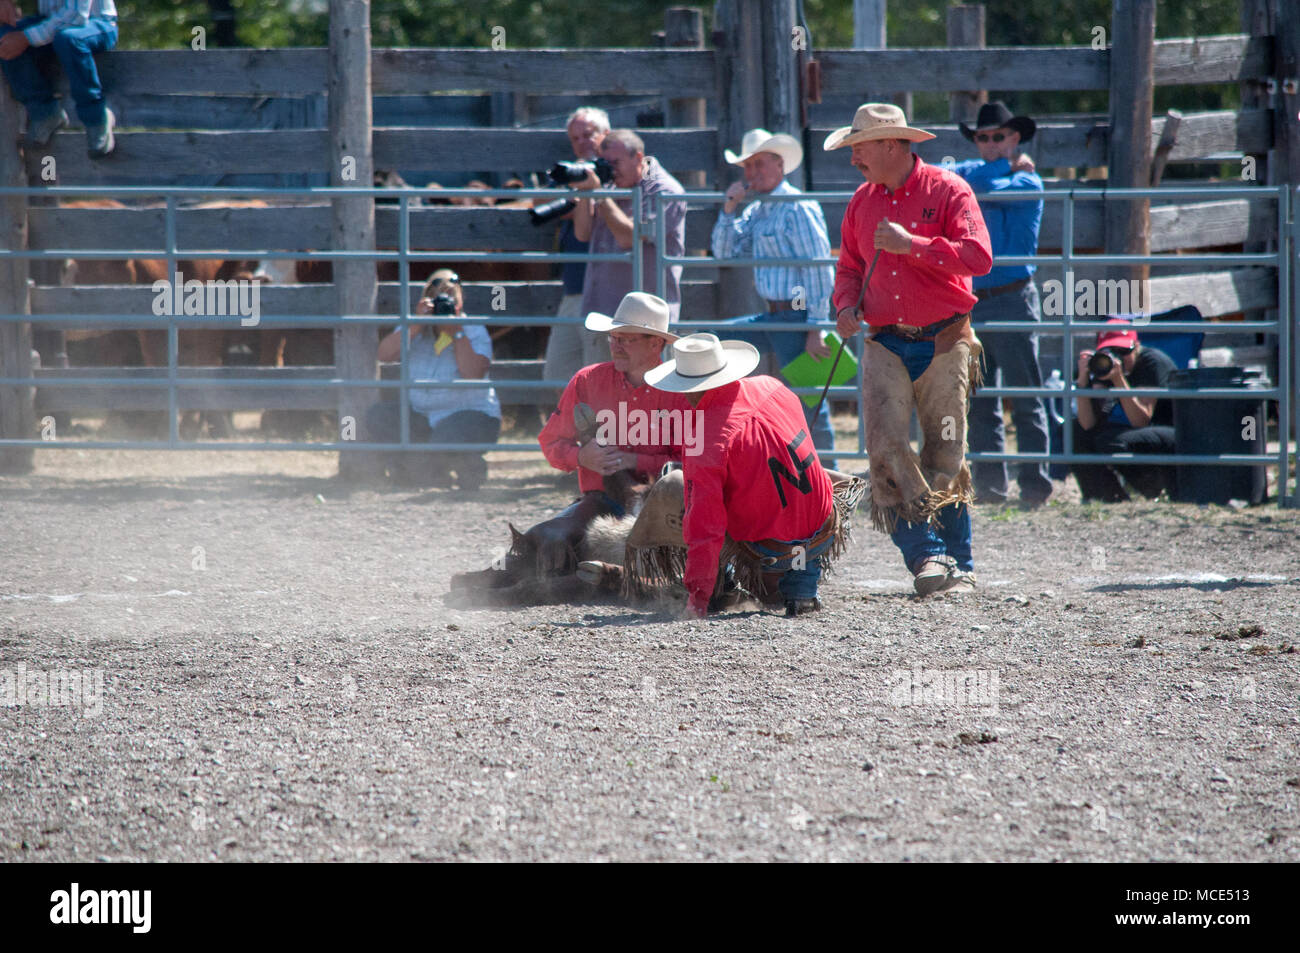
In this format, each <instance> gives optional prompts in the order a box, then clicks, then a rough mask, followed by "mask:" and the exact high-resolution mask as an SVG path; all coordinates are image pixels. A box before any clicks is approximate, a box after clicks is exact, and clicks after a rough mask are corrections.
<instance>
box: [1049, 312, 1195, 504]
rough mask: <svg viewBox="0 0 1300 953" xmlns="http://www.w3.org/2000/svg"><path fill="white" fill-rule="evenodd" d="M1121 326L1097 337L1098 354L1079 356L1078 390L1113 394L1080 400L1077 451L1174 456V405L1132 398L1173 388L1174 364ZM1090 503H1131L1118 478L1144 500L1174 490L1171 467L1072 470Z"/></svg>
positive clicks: (1126, 326) (1120, 322)
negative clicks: (1142, 391) (1133, 391)
mask: <svg viewBox="0 0 1300 953" xmlns="http://www.w3.org/2000/svg"><path fill="white" fill-rule="evenodd" d="M1110 323H1111V324H1117V325H1122V326H1123V327H1118V328H1116V329H1115V330H1113V331H1110V330H1108V331H1102V332H1101V333H1100V334H1098V335H1097V347H1096V350H1095V351H1089V350H1085V351H1081V352H1080V354H1079V366H1078V377H1077V378H1076V380H1075V386H1077V387H1079V388H1081V389H1088V388H1091V389H1099V390H1105V391H1108V394H1107V396H1105V397H1100V398H1098V397H1090V398H1084V397H1082V396H1081V397H1080V398H1079V402H1078V403H1079V410H1078V419H1076V420H1075V422H1074V449H1075V452H1076V453H1173V452H1174V428H1173V404H1172V402H1171V401H1168V400H1160V399H1158V398H1155V397H1129V396H1125V395H1124V392H1125V391H1127V390H1128V389H1129V388H1131V387H1168V386H1169V379H1170V377H1171V376H1172V374H1173V373H1174V371H1175V369H1176V368H1175V367H1174V362H1173V361H1172V360H1170V359H1169V356H1168V355H1167V354H1165V353H1164V352H1163V351H1161V350H1159V349H1157V348H1153V347H1144V346H1142V345H1140V344H1138V337H1137V332H1136V331H1134V330H1133V329H1132V327H1131V326H1129V324H1128V322H1127V321H1125V320H1124V319H1122V318H1112V319H1111V321H1110ZM1071 470H1072V471H1073V472H1074V476H1075V479H1077V480H1078V481H1079V489H1080V490H1081V491H1082V492H1083V499H1084V501H1085V502H1087V501H1089V500H1102V501H1103V502H1107V503H1119V502H1124V501H1126V500H1128V499H1129V495H1128V493H1127V492H1126V491H1125V489H1124V487H1123V485H1121V483H1120V480H1119V477H1120V476H1122V477H1123V478H1124V482H1125V483H1127V484H1128V485H1129V486H1131V487H1133V488H1134V489H1136V490H1137V491H1138V492H1139V493H1141V494H1142V495H1143V496H1146V497H1150V498H1154V497H1157V496H1159V495H1160V491H1161V490H1168V491H1170V492H1171V493H1172V492H1173V475H1174V468H1173V467H1172V466H1152V465H1141V464H1124V465H1116V466H1110V465H1108V464H1079V463H1077V464H1074V465H1073V466H1072V467H1071Z"/></svg>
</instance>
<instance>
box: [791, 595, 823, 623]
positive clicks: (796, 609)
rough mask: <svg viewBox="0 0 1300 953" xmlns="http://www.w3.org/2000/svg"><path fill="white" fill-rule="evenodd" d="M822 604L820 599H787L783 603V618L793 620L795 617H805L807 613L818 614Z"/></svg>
mask: <svg viewBox="0 0 1300 953" xmlns="http://www.w3.org/2000/svg"><path fill="white" fill-rule="evenodd" d="M821 607H822V603H821V600H820V599H817V598H812V599H787V600H786V603H785V617H786V618H787V619H793V618H794V617H795V616H801V615H807V614H808V613H809V612H820V611H821Z"/></svg>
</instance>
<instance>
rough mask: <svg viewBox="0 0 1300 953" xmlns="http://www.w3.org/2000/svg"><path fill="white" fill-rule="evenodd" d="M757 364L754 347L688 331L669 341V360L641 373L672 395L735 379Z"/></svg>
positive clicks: (712, 335) (657, 387)
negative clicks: (671, 345) (682, 336)
mask: <svg viewBox="0 0 1300 953" xmlns="http://www.w3.org/2000/svg"><path fill="white" fill-rule="evenodd" d="M756 367H758V348H756V347H754V345H752V344H746V343H745V342H744V341H719V340H718V337H717V335H716V334H709V333H707V332H704V333H701V334H688V335H687V336H686V337H684V338H678V339H677V340H676V341H674V342H673V359H672V360H671V361H665V362H664V363H663V364H660V365H659V366H658V367H652V368H651V369H650V370H648V371H646V372H645V382H646V383H647V384H649V385H650V386H651V387H654V388H656V389H658V390H666V391H671V392H672V393H674V394H694V393H697V392H699V391H703V390H713V388H715V387H721V386H722V385H723V384H730V383H731V382H732V381H738V380H740V379H741V378H742V377H744V376H745V375H746V374H748V373H749V372H750V371H752V370H753V369H754V368H756Z"/></svg>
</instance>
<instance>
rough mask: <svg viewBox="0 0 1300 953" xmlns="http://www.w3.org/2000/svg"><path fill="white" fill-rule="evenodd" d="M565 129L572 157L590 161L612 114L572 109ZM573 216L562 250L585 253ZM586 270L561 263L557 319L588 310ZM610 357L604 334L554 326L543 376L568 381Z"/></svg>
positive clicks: (562, 230)
mask: <svg viewBox="0 0 1300 953" xmlns="http://www.w3.org/2000/svg"><path fill="white" fill-rule="evenodd" d="M564 128H565V131H566V132H567V133H568V134H569V145H570V146H571V147H572V148H573V157H574V158H575V159H578V160H580V161H589V160H591V159H595V158H596V157H597V156H599V155H600V144H601V143H602V142H604V141H605V136H606V134H607V133H608V132H609V116H608V114H606V112H605V110H603V109H595V108H593V107H591V106H582V107H580V108H579V109H575V110H574V111H573V114H572V115H570V116H569V121H568V123H566V124H565V127H564ZM573 216H574V213H573V212H570V213H569V214H568V215H566V216H565V217H564V221H563V222H561V224H560V251H561V252H564V253H565V254H570V255H573V254H583V253H585V252H586V251H587V246H588V243H587V242H585V241H579V239H578V237H577V235H575V234H574V226H573ZM586 273H587V265H586V263H585V262H581V261H573V262H568V263H566V264H564V265H561V266H560V277H561V279H562V281H563V285H564V297H562V298H561V299H560V306H559V308H557V309H556V312H555V316H556V317H557V318H568V319H572V320H574V321H577V320H578V319H579V318H581V317H582V316H583V315H584V314H585V313H586V312H584V311H583V310H582V284H583V279H584V278H585V277H586ZM608 360H609V347H608V345H607V344H606V343H605V336H604V335H603V334H596V333H595V332H592V331H588V330H586V329H585V328H584V327H583V326H582V324H581V323H575V324H553V325H551V335H550V337H549V338H548V339H547V341H546V369H545V373H544V376H545V377H546V379H547V380H560V381H567V380H569V379H570V378H572V377H573V375H574V374H576V373H577V372H578V369H579V368H582V367H586V366H587V365H589V364H599V363H600V362H601V361H608Z"/></svg>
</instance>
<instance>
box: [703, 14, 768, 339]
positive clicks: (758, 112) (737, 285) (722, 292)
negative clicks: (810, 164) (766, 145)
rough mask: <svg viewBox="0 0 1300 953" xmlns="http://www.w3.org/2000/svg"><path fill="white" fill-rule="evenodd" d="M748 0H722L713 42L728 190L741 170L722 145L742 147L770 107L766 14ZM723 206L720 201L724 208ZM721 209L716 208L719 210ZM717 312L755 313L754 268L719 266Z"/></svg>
mask: <svg viewBox="0 0 1300 953" xmlns="http://www.w3.org/2000/svg"><path fill="white" fill-rule="evenodd" d="M753 12H754V11H753V8H752V7H751V6H750V5H749V4H746V3H744V2H743V0H718V2H717V3H716V4H715V5H714V11H713V45H714V48H715V49H716V50H717V58H716V63H717V90H718V96H717V102H718V145H719V150H718V155H717V173H716V175H715V178H714V182H715V183H716V186H717V189H718V191H725V190H726V188H727V186H728V185H730V184H731V183H732V182H734V181H735V180H736V179H737V178H738V173H739V170H738V169H737V168H736V167H735V166H732V165H729V164H728V163H727V161H726V159H724V158H723V157H722V149H724V148H725V149H738V148H739V147H740V140H741V139H742V138H744V135H745V132H746V131H747V130H749V129H753V128H755V127H756V126H762V125H763V124H764V123H765V122H766V119H765V117H764V115H763V111H764V95H763V85H764V82H765V77H764V76H763V47H762V17H756V16H754V15H753ZM721 207H722V206H721V205H719V206H717V208H718V209H720V208H721ZM715 211H716V210H715ZM716 287H717V300H716V305H715V307H714V315H715V317H719V318H727V317H733V316H735V315H738V314H753V313H755V312H757V311H758V310H759V309H760V308H762V306H763V305H762V302H760V301H759V300H758V294H757V292H755V291H754V278H753V275H751V274H750V273H749V270H748V269H744V268H719V269H718V283H717V286H716Z"/></svg>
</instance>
